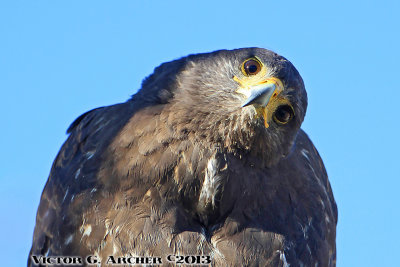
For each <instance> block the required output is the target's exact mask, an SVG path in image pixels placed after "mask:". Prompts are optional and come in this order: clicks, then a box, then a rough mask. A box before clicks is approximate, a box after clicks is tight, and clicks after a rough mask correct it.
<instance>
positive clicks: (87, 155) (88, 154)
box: [85, 151, 94, 159]
mask: <svg viewBox="0 0 400 267" xmlns="http://www.w3.org/2000/svg"><path fill="white" fill-rule="evenodd" d="M85 156H86V158H87V159H91V158H92V157H93V156H94V151H89V152H87V153H86V154H85Z"/></svg>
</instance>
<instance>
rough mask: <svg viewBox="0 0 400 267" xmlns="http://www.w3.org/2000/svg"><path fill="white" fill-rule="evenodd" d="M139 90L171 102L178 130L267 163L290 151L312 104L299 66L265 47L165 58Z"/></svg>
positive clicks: (173, 123) (173, 125)
mask: <svg viewBox="0 0 400 267" xmlns="http://www.w3.org/2000/svg"><path fill="white" fill-rule="evenodd" d="M139 93H141V94H142V95H143V97H144V98H146V99H152V101H154V102H155V103H159V104H163V105H166V108H165V113H166V114H167V113H168V114H169V115H168V118H166V120H168V122H167V123H168V124H169V127H171V128H172V129H174V131H175V132H176V133H177V135H179V133H181V132H183V133H185V134H188V135H191V136H192V137H193V139H194V140H196V142H201V143H204V145H205V146H214V147H217V148H219V149H223V150H227V151H231V152H236V153H249V154H250V155H254V156H255V157H259V158H261V159H262V160H263V161H266V162H267V165H272V164H274V163H276V162H277V161H279V159H280V158H282V156H285V155H287V154H288V152H289V151H290V148H291V147H292V144H293V142H294V139H295V137H296V134H297V132H298V130H299V128H300V126H301V123H302V121H303V119H304V116H305V112H306V108H307V94H306V91H305V88H304V83H303V80H302V78H301V76H300V74H299V73H298V71H297V70H296V69H295V67H294V66H293V65H292V64H291V63H290V62H289V61H288V60H287V59H285V58H284V57H282V56H279V55H278V54H276V53H274V52H272V51H269V50H266V49H261V48H242V49H236V50H220V51H215V52H212V53H205V54H196V55H189V56H187V57H184V58H181V59H179V60H176V61H172V62H168V63H164V64H162V65H161V66H160V67H158V68H157V69H156V70H155V72H154V74H153V75H152V76H150V77H149V78H147V80H145V81H144V83H143V88H142V90H141V92H139ZM155 103H154V104H155Z"/></svg>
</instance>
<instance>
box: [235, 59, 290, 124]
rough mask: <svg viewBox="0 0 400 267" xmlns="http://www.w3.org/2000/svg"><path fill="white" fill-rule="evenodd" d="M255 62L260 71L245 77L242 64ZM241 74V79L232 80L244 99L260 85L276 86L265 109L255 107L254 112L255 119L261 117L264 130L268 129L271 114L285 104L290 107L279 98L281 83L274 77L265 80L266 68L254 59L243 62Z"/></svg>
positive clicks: (284, 100) (287, 102)
mask: <svg viewBox="0 0 400 267" xmlns="http://www.w3.org/2000/svg"><path fill="white" fill-rule="evenodd" d="M251 59H253V60H257V61H258V62H259V63H260V65H261V70H260V71H259V72H258V73H257V74H255V75H246V74H245V72H244V67H243V66H244V63H246V62H247V61H248V60H251ZM242 72H243V75H240V76H241V77H240V78H239V77H237V76H234V77H233V80H234V81H236V82H237V83H238V84H239V88H238V89H237V90H236V92H237V93H240V94H243V95H245V96H246V97H249V96H250V94H251V88H252V87H254V86H256V85H260V84H263V83H274V84H275V85H276V89H275V91H274V94H273V95H272V97H271V99H270V101H269V102H268V104H267V106H265V107H261V106H258V107H255V109H256V112H257V117H261V116H262V117H263V118H264V125H265V127H266V128H268V127H269V123H268V122H269V121H270V120H271V119H272V114H273V113H274V111H275V110H276V108H277V107H278V106H280V105H283V104H287V105H290V103H289V101H288V100H287V99H285V98H283V97H281V96H279V94H280V93H281V92H282V90H283V83H282V81H281V80H279V79H278V78H275V77H269V78H267V79H266V78H265V76H266V74H267V68H266V67H265V66H264V64H262V62H261V61H260V60H259V59H258V58H256V57H254V58H250V59H247V60H246V61H245V62H243V64H242Z"/></svg>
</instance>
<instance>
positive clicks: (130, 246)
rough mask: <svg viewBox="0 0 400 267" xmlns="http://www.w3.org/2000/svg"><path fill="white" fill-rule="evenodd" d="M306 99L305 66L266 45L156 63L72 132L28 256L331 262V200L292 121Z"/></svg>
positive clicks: (317, 162) (311, 150)
mask: <svg viewBox="0 0 400 267" xmlns="http://www.w3.org/2000/svg"><path fill="white" fill-rule="evenodd" d="M306 108H307V94H306V91H305V87H304V83H303V80H302V78H301V76H300V74H299V72H298V71H297V70H296V69H295V67H294V66H293V65H292V64H291V63H290V62H289V61H288V60H287V59H285V58H284V57H282V56H280V55H278V54H276V53H274V52H272V51H269V50H266V49H261V48H243V49H236V50H220V51H215V52H212V53H204V54H194V55H189V56H187V57H183V58H180V59H178V60H174V61H171V62H167V63H164V64H161V65H160V66H159V67H157V68H156V69H155V70H154V73H153V74H151V75H150V76H149V77H147V78H146V79H145V80H144V81H143V83H142V87H141V89H140V90H139V91H138V92H137V93H136V94H135V95H133V96H132V97H131V99H129V100H128V101H127V102H125V103H120V104H116V105H112V106H107V107H100V108H96V109H93V110H91V111H89V112H86V113H85V114H83V115H81V116H80V117H78V118H77V119H76V120H75V121H74V122H73V123H72V125H71V126H70V127H69V129H68V130H67V133H69V136H68V139H67V140H66V142H65V143H64V144H63V146H62V148H61V150H60V151H59V153H58V155H57V157H56V159H55V161H54V163H53V166H52V168H51V172H50V175H49V178H48V181H47V183H46V185H45V187H44V190H43V193H42V196H41V200H40V205H39V208H38V211H37V218H36V226H35V230H34V235H33V243H32V248H31V251H30V254H29V259H28V265H32V266H35V264H36V263H35V262H36V261H33V256H35V257H39V256H43V257H46V256H47V257H49V256H62V255H75V256H81V257H82V258H84V257H87V256H88V255H93V256H94V257H96V258H97V259H98V261H99V262H98V263H97V264H100V265H107V264H108V263H109V262H107V259H108V260H109V259H110V256H112V257H113V258H114V259H116V258H117V257H127V256H129V257H161V260H162V263H161V264H162V265H170V264H171V265H174V264H176V263H171V262H168V261H167V260H166V257H167V255H172V256H174V257H177V256H179V255H182V256H196V255H198V256H207V257H208V259H210V262H209V264H210V265H211V266H289V265H290V266H335V265H336V244H335V239H336V224H337V207H336V203H335V200H334V197H333V193H332V189H331V186H330V183H329V180H328V176H327V173H326V170H325V167H324V164H323V162H322V160H321V158H320V156H319V154H318V152H317V150H316V148H315V147H314V145H313V144H312V142H311V140H310V139H309V137H308V136H307V134H306V133H305V132H304V131H303V130H302V129H300V126H301V124H302V122H303V119H304V116H305V113H306ZM35 259H36V258H35ZM169 259H171V257H170V258H169ZM203 263H204V262H203ZM206 263H207V262H206ZM82 264H83V265H86V264H88V263H87V262H83V263H82Z"/></svg>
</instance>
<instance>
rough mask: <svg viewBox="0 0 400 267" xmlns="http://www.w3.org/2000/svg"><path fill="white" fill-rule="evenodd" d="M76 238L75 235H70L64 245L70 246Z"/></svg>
mask: <svg viewBox="0 0 400 267" xmlns="http://www.w3.org/2000/svg"><path fill="white" fill-rule="evenodd" d="M73 238H74V235H73V234H72V235H69V236H68V237H67V239H65V242H64V244H65V245H68V244H70V243H71V242H72V239H73Z"/></svg>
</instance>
